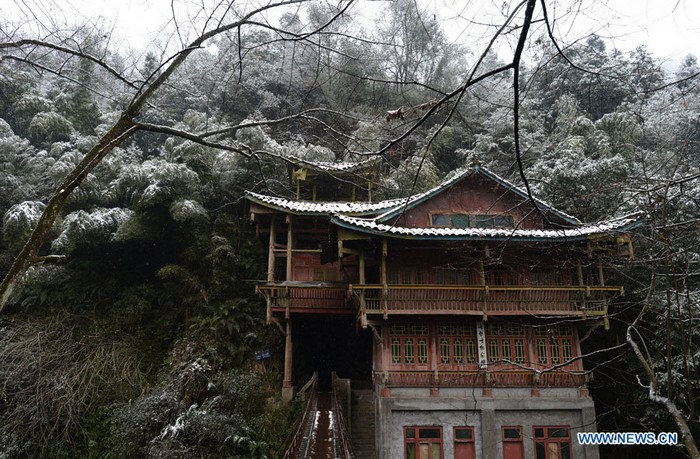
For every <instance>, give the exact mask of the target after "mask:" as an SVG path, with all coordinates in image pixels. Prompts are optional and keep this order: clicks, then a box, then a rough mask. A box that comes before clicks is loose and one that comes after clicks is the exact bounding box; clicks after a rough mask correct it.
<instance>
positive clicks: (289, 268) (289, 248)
mask: <svg viewBox="0 0 700 459" xmlns="http://www.w3.org/2000/svg"><path fill="white" fill-rule="evenodd" d="M293 245H294V241H293V237H292V216H291V215H287V280H288V281H290V280H293V279H292V247H293Z"/></svg>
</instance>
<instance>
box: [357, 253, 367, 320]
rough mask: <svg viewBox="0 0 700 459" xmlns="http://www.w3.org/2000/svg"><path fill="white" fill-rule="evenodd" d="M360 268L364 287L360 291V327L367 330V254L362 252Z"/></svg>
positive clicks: (361, 283)
mask: <svg viewBox="0 0 700 459" xmlns="http://www.w3.org/2000/svg"><path fill="white" fill-rule="evenodd" d="M359 257H360V260H359V261H360V266H359V270H360V272H359V273H358V274H359V280H360V285H362V290H361V291H360V325H361V326H362V328H367V303H366V300H365V288H364V285H365V252H364V251H361V252H360V256H359Z"/></svg>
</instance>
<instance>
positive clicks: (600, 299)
mask: <svg viewBox="0 0 700 459" xmlns="http://www.w3.org/2000/svg"><path fill="white" fill-rule="evenodd" d="M257 291H258V292H260V293H262V294H263V295H264V296H265V299H266V300H267V308H268V317H271V314H272V312H284V313H285V316H286V317H289V313H290V312H306V313H340V314H352V313H359V315H360V317H361V318H362V319H363V321H366V320H367V316H368V315H375V314H381V315H382V316H383V317H384V318H388V316H389V315H390V314H473V315H483V314H488V315H499V314H501V315H519V314H521V315H530V314H542V315H565V316H572V315H573V316H583V317H586V316H603V315H605V314H607V307H608V301H609V299H610V298H612V297H613V296H615V295H622V294H624V290H623V288H622V287H615V286H613V287H608V286H583V287H579V286H576V287H574V286H540V285H538V286H530V285H520V286H519V285H508V286H502V285H499V286H490V285H379V284H375V285H346V284H342V283H337V284H335V283H313V282H282V283H279V284H270V285H259V286H258V287H257ZM351 298H354V300H355V301H350V299H351Z"/></svg>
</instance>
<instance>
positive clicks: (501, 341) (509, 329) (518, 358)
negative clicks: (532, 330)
mask: <svg viewBox="0 0 700 459" xmlns="http://www.w3.org/2000/svg"><path fill="white" fill-rule="evenodd" d="M486 352H487V356H488V361H489V362H497V361H499V360H507V361H510V362H515V363H519V364H522V363H525V352H526V347H525V327H523V326H522V325H518V324H498V323H489V324H488V325H487V328H486Z"/></svg>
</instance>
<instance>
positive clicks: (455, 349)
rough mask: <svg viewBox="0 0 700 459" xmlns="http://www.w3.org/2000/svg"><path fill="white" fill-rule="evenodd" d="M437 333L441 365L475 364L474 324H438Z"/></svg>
mask: <svg viewBox="0 0 700 459" xmlns="http://www.w3.org/2000/svg"><path fill="white" fill-rule="evenodd" d="M437 331H438V347H439V350H440V364H441V365H465V364H474V363H476V362H477V355H476V328H475V326H474V324H470V323H449V322H446V323H439V324H438V328H437Z"/></svg>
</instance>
